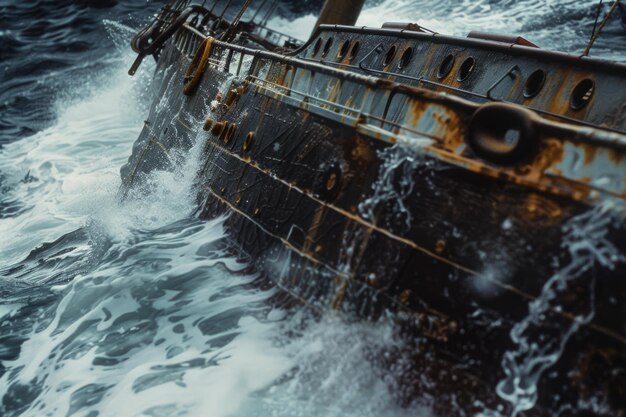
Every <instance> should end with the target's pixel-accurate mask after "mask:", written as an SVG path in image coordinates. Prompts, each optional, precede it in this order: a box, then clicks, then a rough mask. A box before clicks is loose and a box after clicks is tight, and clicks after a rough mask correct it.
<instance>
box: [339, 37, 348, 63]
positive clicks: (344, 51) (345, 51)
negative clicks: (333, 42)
mask: <svg viewBox="0 0 626 417" xmlns="http://www.w3.org/2000/svg"><path fill="white" fill-rule="evenodd" d="M349 50H350V40H349V39H347V40H345V41H344V42H343V43H342V44H341V48H339V52H337V59H343V57H345V56H346V55H347V54H348V51H349Z"/></svg>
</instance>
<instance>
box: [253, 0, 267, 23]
mask: <svg viewBox="0 0 626 417" xmlns="http://www.w3.org/2000/svg"><path fill="white" fill-rule="evenodd" d="M266 3H267V0H263V3H261V5H260V6H259V8H258V9H256V12H255V13H254V16H252V19H250V22H252V23H254V21H255V19H256V17H257V15H258V14H259V12H260V11H261V9H263V8H264V7H265V4H266Z"/></svg>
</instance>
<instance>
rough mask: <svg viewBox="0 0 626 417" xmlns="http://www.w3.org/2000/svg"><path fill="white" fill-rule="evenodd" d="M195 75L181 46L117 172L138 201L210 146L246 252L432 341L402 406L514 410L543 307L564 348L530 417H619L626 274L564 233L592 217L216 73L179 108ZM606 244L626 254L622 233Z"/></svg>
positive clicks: (204, 192) (212, 199) (232, 224)
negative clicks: (147, 187)
mask: <svg viewBox="0 0 626 417" xmlns="http://www.w3.org/2000/svg"><path fill="white" fill-rule="evenodd" d="M189 62H190V60H189V58H188V57H187V56H186V55H185V54H183V53H181V51H180V50H179V49H178V48H177V47H176V46H175V45H174V44H173V43H170V44H168V46H167V47H166V48H165V49H164V51H163V52H162V53H161V57H160V59H159V63H158V69H157V76H156V77H155V81H154V84H155V91H156V96H157V99H156V100H155V104H154V105H153V107H152V109H151V113H150V116H149V118H148V120H147V121H146V126H145V127H144V130H143V132H142V134H141V136H140V138H139V139H138V141H137V143H136V145H135V148H134V150H133V155H132V156H131V158H130V159H129V163H128V164H127V165H126V166H125V167H124V168H123V169H122V177H123V179H124V182H125V184H126V186H125V189H124V193H125V194H127V193H129V192H132V190H133V187H134V186H135V184H138V183H141V181H142V178H144V177H145V176H147V175H148V174H149V173H150V172H151V171H153V170H154V169H171V168H172V167H173V165H175V161H174V159H175V158H174V157H173V156H172V155H173V154H183V155H184V154H185V153H186V152H188V151H189V150H190V149H191V148H192V147H194V146H199V147H200V148H201V149H200V162H199V163H200V165H199V170H198V177H197V190H198V194H197V199H198V207H199V209H198V215H199V216H200V217H201V218H204V219H208V218H213V217H216V216H220V215H223V214H225V213H226V214H228V217H227V220H226V224H227V226H228V227H229V228H230V230H231V231H232V233H231V236H233V237H234V239H235V242H236V245H237V246H238V251H239V252H238V253H240V254H242V253H244V254H246V256H247V257H249V259H251V260H252V262H253V264H254V265H256V267H257V268H258V270H259V271H262V272H263V273H264V274H265V275H267V277H268V278H269V279H271V280H272V281H273V282H274V283H275V284H276V285H277V286H278V287H280V288H282V289H284V290H285V291H286V292H288V293H289V294H291V295H292V296H293V297H294V298H296V299H298V300H302V301H303V302H305V303H307V304H309V305H311V306H312V307H313V308H315V309H318V310H322V311H324V310H338V311H344V312H345V313H346V317H352V318H367V319H377V318H379V317H380V316H381V315H383V314H385V313H387V312H392V313H393V314H395V315H396V316H397V317H398V319H399V320H400V321H402V322H403V326H404V328H405V329H410V330H409V331H410V332H412V334H415V335H416V336H417V337H418V338H419V339H420V340H423V342H420V343H421V344H420V346H421V347H420V348H419V349H420V354H417V353H415V355H414V356H415V357H414V361H415V367H414V368H413V369H412V371H411V372H413V374H412V375H417V374H421V375H427V380H428V381H429V383H428V384H420V383H419V382H417V379H416V378H413V379H411V375H409V374H411V372H409V373H408V374H407V375H406V378H407V381H408V382H409V383H410V385H411V386H412V388H410V389H407V390H406V392H405V393H403V395H401V396H402V397H405V398H404V399H408V398H415V397H419V396H421V397H423V398H436V399H437V400H436V401H434V402H432V403H431V404H429V405H430V406H431V407H432V408H433V410H434V411H435V413H436V414H438V415H452V414H454V415H460V414H459V412H460V410H462V411H463V412H464V413H465V414H466V415H475V414H476V413H479V412H481V411H484V409H485V407H487V408H491V409H496V408H497V407H498V405H500V406H501V407H503V410H506V409H509V410H510V409H511V405H510V404H509V403H508V402H506V401H503V400H502V399H501V398H500V397H499V396H498V395H496V390H495V387H496V386H497V384H498V382H499V381H502V380H503V379H505V378H506V375H505V374H506V373H507V372H506V366H504V367H503V358H504V357H505V355H506V353H507V352H513V353H515V352H519V353H520V354H519V355H518V356H515V355H514V356H515V357H516V358H518V359H519V360H520V361H523V359H524V357H525V356H524V352H520V344H519V343H516V342H514V341H513V340H511V331H512V330H514V329H515V328H516V327H515V326H516V325H519V324H520V323H524V321H525V320H526V321H528V320H529V318H528V317H529V305H530V304H531V303H533V301H537V300H538V301H537V302H543V303H546V304H547V309H546V311H545V313H546V315H547V317H546V319H545V320H547V321H551V322H552V323H553V324H554V327H556V328H557V329H556V330H550V331H551V332H553V336H554V337H556V338H560V339H559V340H560V341H563V346H564V349H563V350H562V351H559V352H556V353H557V358H555V361H554V363H551V364H550V363H549V364H548V365H549V366H547V368H548V369H549V371H550V375H551V376H550V377H549V378H547V377H544V378H542V379H540V380H539V382H538V387H537V389H538V392H539V399H538V406H536V407H534V408H533V409H532V410H530V411H528V412H527V415H554V413H556V412H557V410H559V409H562V408H563V407H564V406H567V405H569V404H580V403H581V401H582V402H584V401H588V402H592V399H594V398H595V399H598V398H601V399H602V401H604V403H605V405H606V410H608V412H609V413H614V412H618V413H623V410H624V409H626V405H625V403H624V398H626V395H625V394H626V387H625V385H624V378H623V375H624V372H625V369H626V355H625V354H624V339H623V336H621V335H623V334H624V333H625V329H624V328H623V317H625V316H626V308H625V307H624V305H622V304H620V303H619V302H605V300H611V299H617V300H619V299H620V298H622V299H623V297H624V296H625V295H626V285H625V281H624V280H623V279H620V277H622V278H623V276H624V272H625V271H624V269H623V268H621V267H620V266H619V265H618V266H617V267H615V268H613V269H610V268H606V267H604V266H603V265H602V264H601V262H598V260H597V259H595V258H593V256H589V257H588V258H585V260H584V261H581V260H580V259H577V256H578V255H580V256H587V253H581V254H579V253H578V252H573V251H571V250H567V247H564V242H565V243H566V242H567V241H568V239H569V237H568V236H569V235H568V233H570V231H569V229H568V228H567V226H568V225H571V224H574V226H576V224H577V221H578V220H577V219H579V218H581V217H584V216H585V215H586V214H587V213H589V212H590V211H592V210H593V209H592V207H590V206H588V205H586V204H585V203H583V202H577V201H574V200H572V199H568V198H566V197H558V196H555V195H553V194H549V193H547V192H542V191H540V190H537V189H533V188H530V187H525V186H523V185H520V184H515V183H511V182H508V181H506V180H505V179H499V178H493V177H489V176H485V175H481V174H480V173H479V172H472V171H468V170H466V169H463V168H461V167H458V166H454V165H449V164H446V163H444V162H441V161H439V160H436V159H433V158H431V157H429V156H427V155H423V154H420V152H419V148H418V147H412V146H411V144H397V145H395V146H394V145H393V144H390V143H388V142H385V141H382V140H380V139H377V138H376V137H373V136H371V135H367V134H364V133H363V132H361V131H360V130H359V129H358V127H355V126H350V125H346V124H343V123H340V122H338V121H336V120H329V119H327V118H324V117H322V116H320V115H318V114H315V113H314V112H311V111H310V110H309V109H308V108H307V104H306V103H300V104H298V105H294V104H293V103H286V102H284V101H282V100H279V99H277V98H276V97H273V96H272V95H271V94H265V93H264V91H263V90H262V89H260V88H259V87H258V86H257V85H254V84H252V83H248V82H235V83H233V82H232V79H229V78H228V77H227V76H226V75H225V74H224V73H223V72H222V71H219V70H215V69H212V68H208V69H207V70H206V72H205V74H204V75H203V79H202V82H201V83H200V85H199V87H198V89H197V91H196V92H195V93H194V94H193V95H190V96H187V95H184V94H183V91H182V86H183V84H184V76H185V72H186V70H187V67H188V65H189ZM224 87H226V88H225V89H224ZM211 107H213V111H208V110H207V109H209V108H211ZM207 118H209V119H210V120H209V122H207ZM205 129H207V130H205ZM593 218H594V217H593V216H591V217H590V219H591V220H590V221H593ZM583 223H584V222H583ZM614 224H616V223H614ZM583 226H587V224H583ZM606 235H607V236H608V237H607V239H608V240H610V241H611V242H613V245H615V246H616V247H617V248H623V247H626V241H625V240H624V234H623V233H622V234H620V233H619V228H618V227H614V226H609V230H607V231H606ZM578 263H580V264H578ZM559 274H561V275H564V276H565V277H566V278H565V279H564V280H563V282H564V283H565V284H564V285H565V287H566V288H565V289H564V290H563V291H562V293H558V294H557V295H558V296H559V297H561V298H562V299H559V300H557V301H554V299H553V298H549V297H546V294H545V292H546V285H547V283H548V282H550V280H551V279H552V278H554V277H555V276H558V275H559ZM573 295H578V296H577V297H573ZM544 298H545V299H544ZM557 305H558V306H560V308H559V309H554V308H553V307H556V306H557ZM530 308H531V310H532V307H530ZM582 319H585V320H586V322H585V323H583V324H572V323H576V320H579V321H585V320H582ZM531 325H532V323H531ZM572 326H575V327H576V329H575V330H576V331H573V332H571V334H568V332H566V331H564V330H563V329H565V330H567V329H570V328H572ZM531 327H532V326H531ZM540 327H541V326H537V328H538V329H539V328H540ZM518 328H519V327H518ZM531 330H532V328H531ZM550 331H546V334H547V333H549V332H550ZM537 332H538V333H542V332H543V330H537ZM416 349H417V348H416ZM550 352H551V351H550V349H548V350H547V352H546V354H550ZM553 353H554V352H553ZM557 359H558V360H557ZM607 362H608V363H610V364H611V368H612V369H614V370H615V372H614V373H613V375H612V376H607V375H606V373H605V372H604V371H603V369H604V370H605V369H606V364H607ZM572 370H575V371H572ZM477 400H478V402H477ZM576 407H579V406H578V405H577V406H576ZM581 410H582V411H581V413H584V412H587V411H588V410H585V409H581ZM451 413H452V414H451ZM578 414H579V413H578V412H573V414H572V415H578ZM596 414H597V415H604V414H602V413H600V412H598V413H596ZM580 415H583V414H580ZM592 415H594V414H592ZM607 415H608V414H607ZM612 415H620V414H612Z"/></svg>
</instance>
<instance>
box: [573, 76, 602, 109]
mask: <svg viewBox="0 0 626 417" xmlns="http://www.w3.org/2000/svg"><path fill="white" fill-rule="evenodd" d="M595 89H596V87H595V83H594V82H593V80H591V79H589V78H585V79H584V80H582V81H581V82H579V83H578V84H577V85H576V87H575V88H574V91H572V97H571V98H570V102H569V104H570V107H571V108H572V110H580V109H582V108H583V107H585V106H586V105H587V104H589V102H590V101H591V97H593V93H594V90H595Z"/></svg>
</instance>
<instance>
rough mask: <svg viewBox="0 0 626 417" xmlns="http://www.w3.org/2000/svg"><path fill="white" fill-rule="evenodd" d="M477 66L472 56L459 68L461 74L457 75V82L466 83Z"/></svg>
mask: <svg viewBox="0 0 626 417" xmlns="http://www.w3.org/2000/svg"><path fill="white" fill-rule="evenodd" d="M475 66H476V60H475V59H474V58H472V57H471V56H470V57H468V58H466V59H465V61H463V63H462V64H461V67H460V68H459V72H458V74H457V75H456V79H457V81H465V80H467V77H469V76H470V74H471V73H472V71H474V67H475Z"/></svg>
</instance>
